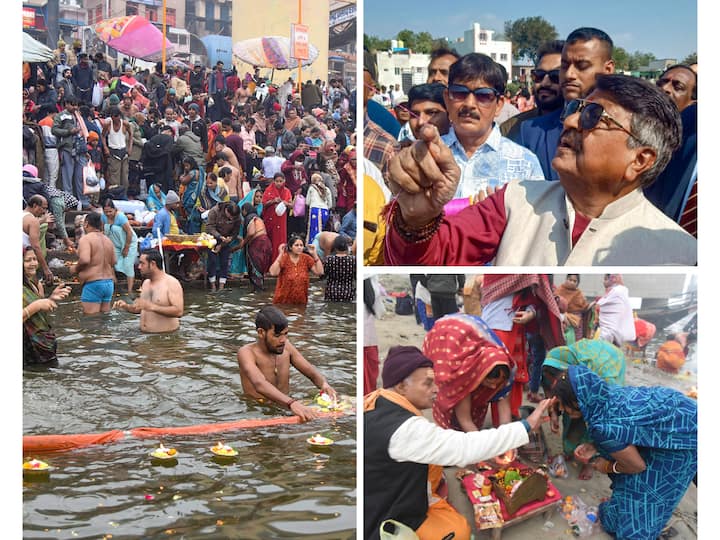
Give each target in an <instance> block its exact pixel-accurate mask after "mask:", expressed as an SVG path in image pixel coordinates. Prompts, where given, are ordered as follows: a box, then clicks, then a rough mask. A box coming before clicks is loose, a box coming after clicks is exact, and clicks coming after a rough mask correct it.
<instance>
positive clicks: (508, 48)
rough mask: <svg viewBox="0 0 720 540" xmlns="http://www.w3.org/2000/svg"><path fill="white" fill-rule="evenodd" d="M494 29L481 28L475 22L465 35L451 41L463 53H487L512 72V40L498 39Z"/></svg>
mask: <svg viewBox="0 0 720 540" xmlns="http://www.w3.org/2000/svg"><path fill="white" fill-rule="evenodd" d="M494 33H495V31H494V30H487V29H485V28H481V27H480V24H479V23H473V25H472V28H471V29H470V30H465V34H464V36H463V37H461V38H458V39H456V40H455V41H454V42H452V43H450V45H451V46H452V47H454V48H455V50H456V51H457V52H459V53H460V54H461V55H464V54H469V53H472V52H475V53H482V54H486V55H487V56H489V57H490V58H492V59H493V60H495V61H496V62H497V63H499V64H502V65H503V66H504V67H505V70H506V71H507V74H508V80H510V79H509V78H510V76H511V74H512V42H510V41H496V40H494V39H493V34H494Z"/></svg>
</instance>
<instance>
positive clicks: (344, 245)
mask: <svg viewBox="0 0 720 540" xmlns="http://www.w3.org/2000/svg"><path fill="white" fill-rule="evenodd" d="M347 250H348V238H347V236H344V235H342V234H341V235H338V236H336V237H335V240H333V243H332V251H341V252H345V251H347Z"/></svg>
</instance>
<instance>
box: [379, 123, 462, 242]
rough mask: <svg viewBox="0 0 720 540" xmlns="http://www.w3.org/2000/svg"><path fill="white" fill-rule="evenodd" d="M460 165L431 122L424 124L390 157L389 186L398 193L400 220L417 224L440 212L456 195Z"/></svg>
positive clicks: (412, 224)
mask: <svg viewBox="0 0 720 540" xmlns="http://www.w3.org/2000/svg"><path fill="white" fill-rule="evenodd" d="M459 182H460V167H458V165H457V163H455V158H454V157H453V155H452V152H451V151H450V148H448V147H447V146H446V145H445V143H444V142H442V140H441V139H440V133H439V132H438V130H437V128H436V127H435V126H433V125H430V124H427V125H425V126H423V127H422V128H421V130H420V133H419V138H418V140H417V141H416V142H415V143H414V144H413V145H412V146H409V147H408V148H403V149H402V150H400V152H398V154H397V155H396V156H395V157H394V158H393V159H392V160H390V164H389V169H388V186H389V188H390V191H392V192H393V194H394V195H396V196H397V202H398V205H399V206H400V210H401V212H402V217H403V220H404V221H405V223H406V224H407V225H409V226H410V227H413V228H420V227H422V226H423V225H425V224H427V223H430V222H431V221H432V220H433V219H435V218H436V217H437V216H439V215H440V213H441V212H442V211H443V207H444V206H445V205H446V204H447V203H448V202H450V200H451V199H452V198H453V196H454V195H455V191H456V190H457V186H458V183H459Z"/></svg>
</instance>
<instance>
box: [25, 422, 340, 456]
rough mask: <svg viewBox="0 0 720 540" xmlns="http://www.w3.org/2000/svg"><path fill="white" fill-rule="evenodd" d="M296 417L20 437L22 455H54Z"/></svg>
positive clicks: (244, 426) (224, 429)
mask: <svg viewBox="0 0 720 540" xmlns="http://www.w3.org/2000/svg"><path fill="white" fill-rule="evenodd" d="M343 414H344V413H343V412H333V413H330V412H328V413H323V412H321V413H319V417H320V418H334V417H338V416H343ZM299 423H300V418H299V417H298V416H278V417H274V418H248V419H245V420H235V421H233V422H222V423H218V424H198V425H194V426H180V427H166V428H154V427H141V428H135V429H131V430H129V431H122V430H119V429H116V430H112V431H106V432H104V433H86V434H71V435H25V436H24V437H23V452H24V453H25V454H28V453H38V452H57V451H62V450H72V449H73V448H81V447H84V446H91V445H93V444H106V443H110V442H115V441H119V440H120V439H122V438H124V437H137V438H138V439H148V438H157V437H160V436H168V435H203V434H205V433H218V432H221V431H234V430H238V429H250V428H258V427H267V426H278V425H284V424H299Z"/></svg>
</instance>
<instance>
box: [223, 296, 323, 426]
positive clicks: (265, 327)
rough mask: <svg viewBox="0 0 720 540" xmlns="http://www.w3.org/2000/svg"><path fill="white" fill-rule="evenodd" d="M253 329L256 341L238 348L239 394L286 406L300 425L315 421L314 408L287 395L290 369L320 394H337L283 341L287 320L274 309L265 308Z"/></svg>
mask: <svg viewBox="0 0 720 540" xmlns="http://www.w3.org/2000/svg"><path fill="white" fill-rule="evenodd" d="M255 328H256V329H257V340H256V342H255V343H252V344H250V345H245V346H243V347H241V348H240V349H239V350H238V354H237V358H238V365H239V367H240V382H241V384H242V387H243V392H245V394H247V395H249V396H252V397H254V398H257V399H267V400H270V401H274V402H275V403H277V404H278V405H282V406H284V407H287V408H288V409H290V411H292V412H293V414H296V415H297V416H298V417H300V421H301V422H307V421H308V420H312V419H314V418H317V417H318V411H317V410H316V409H313V408H311V407H306V406H305V405H303V404H302V403H301V402H300V401H299V400H297V399H294V398H292V397H291V396H290V366H291V365H292V366H293V367H294V368H295V369H297V370H298V371H299V372H300V373H302V374H303V375H305V376H306V377H307V378H308V379H310V380H311V381H312V383H313V384H314V385H315V386H317V387H318V388H319V389H320V391H321V392H325V393H326V394H328V395H330V396H331V397H332V398H333V399H337V394H336V393H335V390H333V388H332V387H331V386H330V385H329V384H328V382H327V380H326V379H325V377H323V375H322V374H321V373H320V372H319V371H318V370H317V369H316V368H315V367H314V366H313V365H312V364H311V363H310V362H308V361H307V360H306V359H305V358H303V355H302V354H300V353H299V352H298V350H297V349H296V348H295V346H294V345H293V344H292V343H290V341H289V340H288V339H287V335H288V320H287V317H285V315H284V314H283V312H282V311H280V310H279V309H278V308H276V307H275V306H266V307H264V308H262V309H261V310H260V311H259V312H258V314H257V316H256V317H255Z"/></svg>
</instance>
